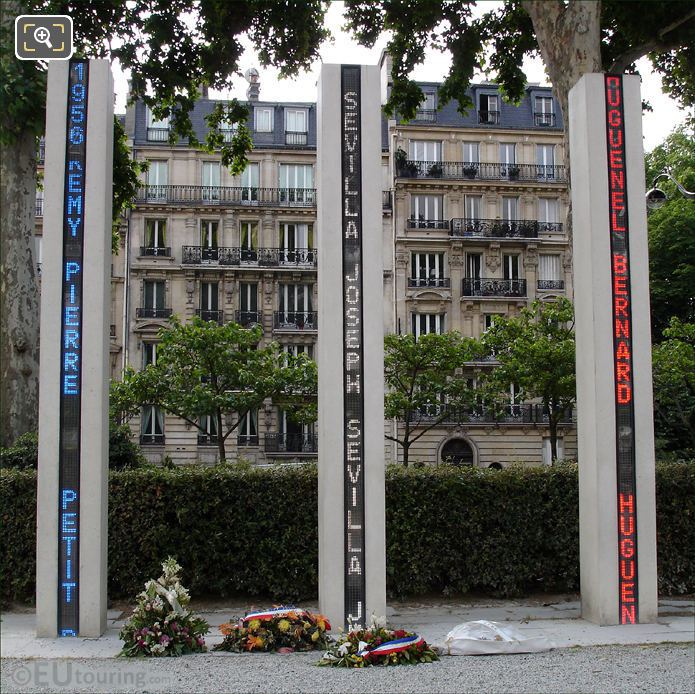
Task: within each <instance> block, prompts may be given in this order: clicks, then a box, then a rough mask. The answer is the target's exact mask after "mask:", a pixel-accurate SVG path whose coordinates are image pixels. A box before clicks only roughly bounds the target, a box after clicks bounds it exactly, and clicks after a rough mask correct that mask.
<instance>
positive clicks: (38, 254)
mask: <svg viewBox="0 0 695 694" xmlns="http://www.w3.org/2000/svg"><path fill="white" fill-rule="evenodd" d="M34 259H35V260H36V272H38V274H39V276H41V264H42V262H43V237H42V236H34Z"/></svg>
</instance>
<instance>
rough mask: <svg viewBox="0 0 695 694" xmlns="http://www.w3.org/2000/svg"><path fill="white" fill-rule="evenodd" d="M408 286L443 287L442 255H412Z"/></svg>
mask: <svg viewBox="0 0 695 694" xmlns="http://www.w3.org/2000/svg"><path fill="white" fill-rule="evenodd" d="M410 279H411V281H410V283H409V284H410V286H412V287H441V286H444V282H443V280H444V253H413V254H412V256H411V273H410Z"/></svg>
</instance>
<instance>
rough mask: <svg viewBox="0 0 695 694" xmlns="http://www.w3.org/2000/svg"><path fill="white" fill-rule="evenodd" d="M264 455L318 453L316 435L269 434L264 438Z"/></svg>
mask: <svg viewBox="0 0 695 694" xmlns="http://www.w3.org/2000/svg"><path fill="white" fill-rule="evenodd" d="M264 444H265V451H266V453H318V450H319V447H318V436H317V435H316V434H283V433H269V434H266V435H265V438H264Z"/></svg>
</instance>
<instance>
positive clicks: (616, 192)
mask: <svg viewBox="0 0 695 694" xmlns="http://www.w3.org/2000/svg"><path fill="white" fill-rule="evenodd" d="M569 121H570V150H571V153H572V218H573V249H574V254H573V255H574V288H575V292H574V295H575V309H576V340H577V410H578V427H577V429H578V431H577V434H578V455H579V546H580V572H581V594H582V615H583V616H584V618H585V619H588V620H590V621H592V622H596V623H598V624H634V623H637V622H640V623H642V622H653V621H655V620H656V617H657V575H656V513H655V497H654V431H653V420H652V408H653V400H652V377H651V373H652V363H651V343H650V326H649V274H648V273H649V264H648V258H647V219H646V207H645V198H644V194H645V191H644V188H645V186H644V152H643V150H642V125H641V124H642V106H641V99H640V88H639V77H638V76H636V75H635V76H633V75H603V74H587V75H584V77H582V79H581V80H580V81H579V82H578V83H577V84H576V85H575V87H574V88H573V89H572V90H571V91H570V94H569Z"/></svg>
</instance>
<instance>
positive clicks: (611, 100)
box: [606, 76, 620, 106]
mask: <svg viewBox="0 0 695 694" xmlns="http://www.w3.org/2000/svg"><path fill="white" fill-rule="evenodd" d="M606 87H607V90H606V92H607V95H608V105H609V106H620V78H619V77H611V76H608V77H606Z"/></svg>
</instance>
